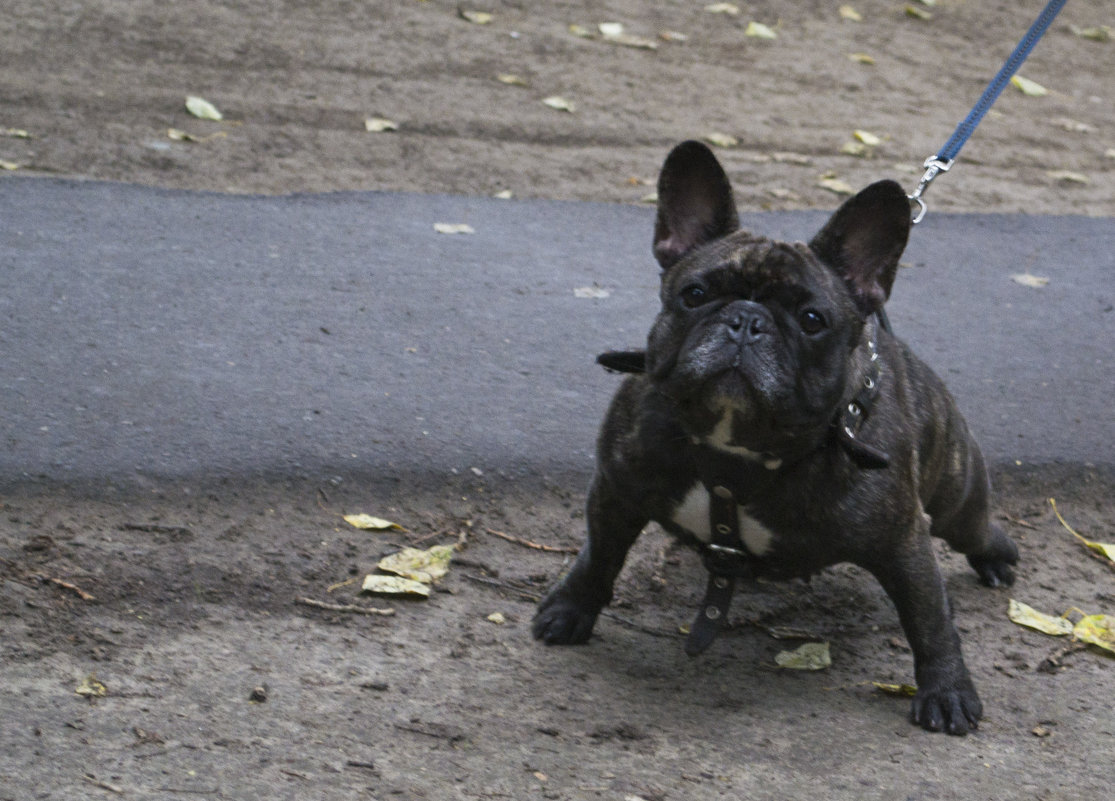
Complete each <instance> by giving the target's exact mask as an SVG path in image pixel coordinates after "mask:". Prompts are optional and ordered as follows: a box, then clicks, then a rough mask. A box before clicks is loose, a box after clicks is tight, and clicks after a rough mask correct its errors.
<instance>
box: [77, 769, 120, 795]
mask: <svg viewBox="0 0 1115 801" xmlns="http://www.w3.org/2000/svg"><path fill="white" fill-rule="evenodd" d="M81 778H82V779H83V780H85V781H86V782H88V783H89V784H91V785H93V786H94V787H100V788H101V789H102V790H108V791H109V792H110V793H116V794H117V795H123V794H124V788H123V787H117V786H116V785H115V784H109V783H108V782H103V781H101V780H100V779H98V778H97V777H96V776H94V775H93V774H92V773H86V774H85V775H84V776H82V777H81Z"/></svg>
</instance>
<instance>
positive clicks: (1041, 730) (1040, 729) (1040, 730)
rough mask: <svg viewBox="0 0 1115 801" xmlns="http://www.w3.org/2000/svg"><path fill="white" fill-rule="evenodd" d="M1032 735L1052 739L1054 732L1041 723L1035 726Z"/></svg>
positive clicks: (1031, 730)
mask: <svg viewBox="0 0 1115 801" xmlns="http://www.w3.org/2000/svg"><path fill="white" fill-rule="evenodd" d="M1030 734H1032V735H1034V736H1035V737H1050V736H1052V734H1053V731H1052V729H1050V728H1049V727H1048V726H1046V725H1044V724H1041V723H1039V724H1038V725H1037V726H1034V728H1032V729H1030Z"/></svg>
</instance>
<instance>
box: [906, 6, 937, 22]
mask: <svg viewBox="0 0 1115 801" xmlns="http://www.w3.org/2000/svg"><path fill="white" fill-rule="evenodd" d="M906 16H907V17H913V18H914V19H920V20H929V19H933V15H932V14H930V13H929V12H928V11H926V10H925V9H924V8H918V7H917V6H906Z"/></svg>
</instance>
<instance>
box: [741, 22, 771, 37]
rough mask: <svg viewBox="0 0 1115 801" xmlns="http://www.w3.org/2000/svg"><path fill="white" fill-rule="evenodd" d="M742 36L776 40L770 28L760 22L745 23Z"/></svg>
mask: <svg viewBox="0 0 1115 801" xmlns="http://www.w3.org/2000/svg"><path fill="white" fill-rule="evenodd" d="M743 35H744V36H750V37H752V38H754V39H777V38H778V34H777V33H775V32H774V30H773V29H772V28H770V27H769V26H767V25H764V24H763V23H761V22H749V23H747V30H745V31H744V32H743Z"/></svg>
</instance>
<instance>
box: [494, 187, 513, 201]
mask: <svg viewBox="0 0 1115 801" xmlns="http://www.w3.org/2000/svg"><path fill="white" fill-rule="evenodd" d="M492 197H494V198H496V199H497V200H510V199H511V198H513V197H515V194H514V193H513V192H512V191H511V190H510V189H501V190H500V191H499V192H496V193H495V194H494V195H492Z"/></svg>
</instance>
